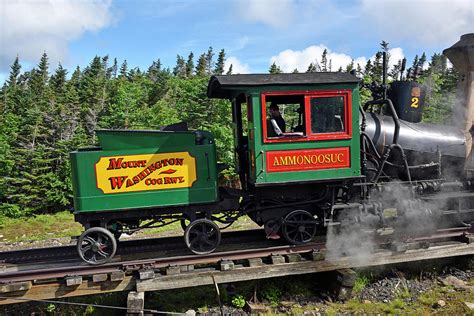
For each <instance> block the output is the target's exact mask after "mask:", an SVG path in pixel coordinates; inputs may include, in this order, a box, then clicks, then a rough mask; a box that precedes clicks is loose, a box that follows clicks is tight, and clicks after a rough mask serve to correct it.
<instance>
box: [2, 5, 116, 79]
mask: <svg viewBox="0 0 474 316" xmlns="http://www.w3.org/2000/svg"><path fill="white" fill-rule="evenodd" d="M110 7H111V0H96V1H74V0H38V1H28V0H19V1H15V0H6V1H5V0H3V1H2V3H1V4H0V47H2V48H1V50H0V71H1V70H6V69H8V66H9V65H10V64H11V63H12V62H13V60H14V58H15V56H16V55H19V57H20V60H21V61H22V62H24V61H27V62H28V61H30V62H33V63H34V64H36V63H37V62H38V61H39V58H40V57H41V54H42V53H43V51H46V52H47V53H48V56H49V58H50V62H51V63H53V62H57V61H61V60H64V59H66V58H67V52H68V43H69V42H70V41H72V40H74V39H77V38H78V37H80V36H81V35H82V34H83V33H84V32H88V31H97V30H100V29H101V28H103V27H106V26H107V25H109V24H110V23H111V22H112V16H111V13H110Z"/></svg>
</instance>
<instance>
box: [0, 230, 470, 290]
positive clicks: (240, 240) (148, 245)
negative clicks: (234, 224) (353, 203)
mask: <svg viewBox="0 0 474 316" xmlns="http://www.w3.org/2000/svg"><path fill="white" fill-rule="evenodd" d="M472 232H473V231H472V230H468V229H466V228H455V229H446V230H439V231H438V232H437V233H436V234H434V235H431V236H426V237H417V238H412V239H410V240H409V243H408V244H411V245H415V244H420V243H429V242H430V241H435V240H436V241H440V240H445V239H452V238H462V237H463V236H466V234H467V233H472ZM260 234H263V231H262V230H249V231H247V232H246V233H245V234H242V232H241V231H240V232H238V231H233V232H227V233H226V234H223V239H222V245H221V247H220V248H221V249H224V248H225V249H226V250H224V251H222V250H221V251H217V252H214V253H211V254H208V255H201V256H198V255H194V254H192V255H190V254H189V252H187V250H186V249H182V250H178V251H176V249H174V251H173V248H174V247H176V244H177V242H178V240H180V241H181V243H182V240H181V238H178V237H169V238H165V239H159V240H160V241H163V242H162V243H161V244H159V245H157V243H156V239H143V240H131V241H127V242H124V243H123V245H122V248H120V249H121V255H120V253H119V255H118V256H117V257H116V258H115V259H114V260H113V261H112V262H110V263H106V264H103V265H99V266H91V265H87V264H85V263H83V262H81V261H79V260H77V255H76V257H75V259H76V260H74V261H68V260H66V259H65V258H69V257H68V256H69V253H68V256H63V257H61V259H62V260H64V261H65V263H64V264H63V266H61V265H52V266H51V265H48V264H45V263H44V262H39V263H38V262H37V263H36V264H33V265H26V266H25V267H22V266H19V267H18V266H14V265H13V266H12V267H10V268H8V265H7V266H4V268H3V272H0V284H7V283H12V282H20V281H28V280H47V279H55V278H64V277H67V276H71V275H74V276H90V275H94V274H104V273H106V274H110V273H113V272H118V271H126V272H132V271H139V270H143V269H145V270H150V269H153V270H157V269H161V268H166V267H170V266H185V265H206V264H215V263H218V262H222V261H226V260H228V261H235V260H244V259H245V260H248V259H252V258H262V257H269V256H275V255H279V256H281V255H290V254H310V253H312V252H320V251H325V250H326V249H325V240H324V239H323V238H321V237H318V238H317V239H319V240H317V241H315V242H311V243H307V244H304V245H278V241H273V240H272V241H262V242H260V243H255V237H256V236H257V235H260ZM167 241H168V242H167ZM246 241H249V242H250V241H252V242H253V243H252V244H250V243H247V242H246ZM468 241H469V239H468ZM181 243H180V246H181V247H180V248H182V244H181ZM249 246H256V248H251V249H248V247H249ZM388 246H390V245H388ZM71 248H74V251H75V247H74V246H68V247H64V249H65V250H67V251H72V249H71ZM379 248H380V249H382V248H387V244H386V242H382V241H379ZM398 249H401V248H398ZM406 249H408V248H407V247H405V248H403V249H402V250H397V251H404V250H406ZM39 250H40V249H34V250H30V251H31V252H32V253H34V254H36V253H37V252H38V251H39ZM43 250H44V251H52V253H56V251H58V250H54V249H52V248H43ZM138 250H139V251H147V252H146V255H148V257H147V258H141V259H137V256H136V255H133V259H130V258H129V257H127V256H126V255H125V254H132V253H133V251H138ZM166 251H169V252H168V253H166V255H164V253H165V252H166ZM8 253H13V254H16V255H17V257H15V258H20V257H21V256H18V255H23V256H25V257H27V256H26V254H28V251H27V250H22V251H16V252H8ZM157 253H159V254H160V256H159V257H154V256H150V255H151V254H157ZM6 255H7V252H4V253H0V256H3V258H5V257H6ZM71 255H72V253H71ZM143 255H145V254H143ZM0 258H1V257H0ZM27 258H29V259H35V258H37V257H34V256H33V257H27ZM41 258H54V257H53V256H52V255H46V256H44V257H41ZM58 258H59V257H58ZM7 260H8V259H7ZM15 260H17V259H15ZM9 261H13V260H11V259H10V260H9Z"/></svg>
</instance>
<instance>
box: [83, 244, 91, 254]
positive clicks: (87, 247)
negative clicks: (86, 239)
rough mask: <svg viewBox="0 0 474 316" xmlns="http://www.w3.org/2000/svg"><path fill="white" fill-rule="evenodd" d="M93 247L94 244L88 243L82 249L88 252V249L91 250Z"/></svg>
mask: <svg viewBox="0 0 474 316" xmlns="http://www.w3.org/2000/svg"><path fill="white" fill-rule="evenodd" d="M91 248H92V245H87V246H85V247H84V248H83V247H81V251H82V252H83V253H84V252H86V251H89V250H91Z"/></svg>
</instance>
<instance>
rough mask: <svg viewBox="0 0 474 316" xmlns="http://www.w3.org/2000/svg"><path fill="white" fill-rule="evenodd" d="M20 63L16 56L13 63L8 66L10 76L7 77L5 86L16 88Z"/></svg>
mask: <svg viewBox="0 0 474 316" xmlns="http://www.w3.org/2000/svg"><path fill="white" fill-rule="evenodd" d="M20 69H21V65H20V61H19V57H18V55H17V56H16V58H15V61H14V62H13V64H12V65H11V66H10V76H9V77H8V81H7V84H8V86H10V87H11V86H16V83H17V79H18V76H19V75H20Z"/></svg>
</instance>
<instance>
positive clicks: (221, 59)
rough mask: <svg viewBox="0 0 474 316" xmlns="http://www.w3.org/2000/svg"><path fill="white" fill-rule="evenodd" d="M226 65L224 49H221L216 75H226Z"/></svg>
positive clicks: (215, 70)
mask: <svg viewBox="0 0 474 316" xmlns="http://www.w3.org/2000/svg"><path fill="white" fill-rule="evenodd" d="M224 63H225V52H224V49H221V51H220V52H219V56H218V57H217V62H216V68H215V69H214V74H216V75H222V74H223V73H224Z"/></svg>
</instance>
